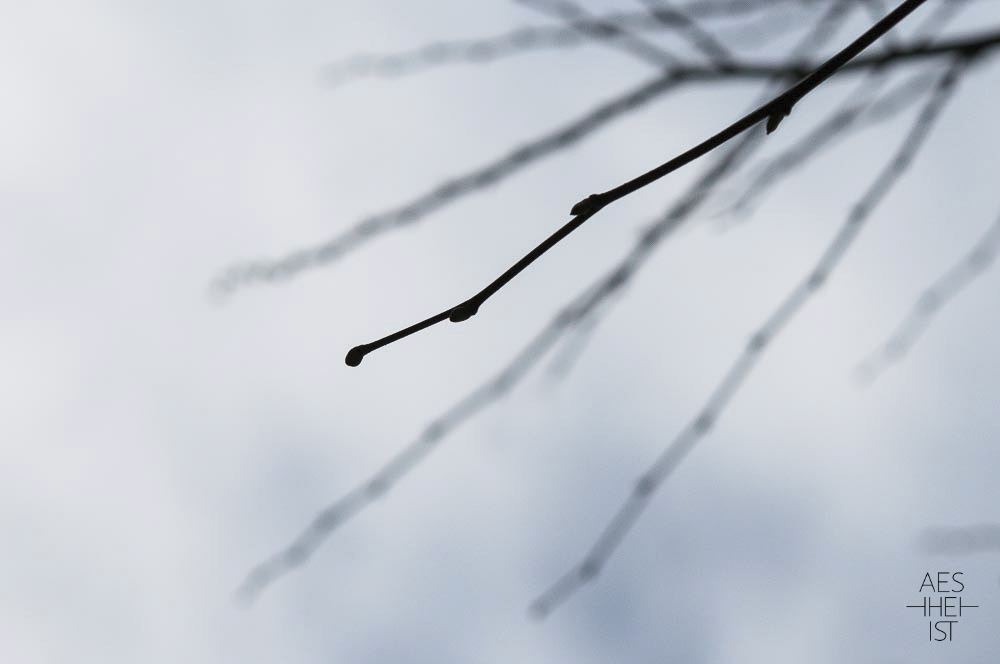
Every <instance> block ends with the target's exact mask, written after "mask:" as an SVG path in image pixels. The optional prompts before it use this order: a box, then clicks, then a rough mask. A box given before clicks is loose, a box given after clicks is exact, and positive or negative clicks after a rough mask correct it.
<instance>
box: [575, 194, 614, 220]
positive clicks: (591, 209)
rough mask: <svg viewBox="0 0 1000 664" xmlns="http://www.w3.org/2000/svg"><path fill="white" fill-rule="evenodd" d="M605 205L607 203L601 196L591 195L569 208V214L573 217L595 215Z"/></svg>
mask: <svg viewBox="0 0 1000 664" xmlns="http://www.w3.org/2000/svg"><path fill="white" fill-rule="evenodd" d="M605 205H607V202H606V201H605V200H604V196H603V195H602V194H591V195H590V196H587V197H586V198H585V199H583V200H582V201H579V202H578V203H577V204H576V205H574V206H573V207H572V208H570V211H569V213H570V214H571V215H573V216H575V217H576V216H580V215H583V214H595V213H596V212H597V211H598V210H600V209H601V208H602V207H604V206H605Z"/></svg>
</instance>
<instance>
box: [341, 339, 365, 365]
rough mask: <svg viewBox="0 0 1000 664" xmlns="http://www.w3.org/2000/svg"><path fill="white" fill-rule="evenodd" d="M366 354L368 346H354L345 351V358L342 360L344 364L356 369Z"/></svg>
mask: <svg viewBox="0 0 1000 664" xmlns="http://www.w3.org/2000/svg"><path fill="white" fill-rule="evenodd" d="M367 353H368V346H367V345H366V344H361V345H360V346H355V347H354V348H352V349H351V350H349V351H347V357H345V358H344V363H345V364H346V365H347V366H349V367H356V366H358V365H359V364H361V360H363V359H365V355H366V354H367Z"/></svg>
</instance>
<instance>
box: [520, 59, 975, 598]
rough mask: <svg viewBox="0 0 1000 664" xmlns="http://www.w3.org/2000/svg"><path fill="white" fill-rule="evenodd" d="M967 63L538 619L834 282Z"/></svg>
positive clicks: (614, 539)
mask: <svg viewBox="0 0 1000 664" xmlns="http://www.w3.org/2000/svg"><path fill="white" fill-rule="evenodd" d="M967 65H968V59H967V58H964V57H963V58H958V59H956V60H955V61H954V63H953V64H952V66H951V67H949V69H948V70H947V72H946V73H945V75H944V76H942V77H941V79H940V82H939V85H938V86H937V87H936V89H935V91H934V94H933V95H932V96H931V97H930V99H929V100H928V102H927V104H926V105H925V106H924V108H923V109H922V110H921V112H920V114H919V115H918V116H917V119H916V120H915V122H914V124H913V127H912V128H911V129H910V131H909V132H908V133H907V135H906V137H905V139H904V141H903V142H902V144H901V146H900V148H899V150H898V151H897V153H896V154H895V155H894V157H893V158H892V159H891V160H890V161H889V162H888V163H887V164H886V166H885V167H884V168H883V170H882V171H881V173H879V175H878V176H877V177H876V179H875V181H874V182H873V183H872V185H871V186H870V187H869V188H868V190H867V191H866V192H865V194H864V195H863V196H862V197H861V199H860V200H859V201H858V202H857V203H856V204H855V206H854V207H853V208H852V210H851V212H850V214H849V215H848V217H847V219H846V220H845V222H844V224H843V225H842V226H841V228H840V229H839V231H838V232H837V234H836V235H835V236H834V238H833V241H832V242H831V243H830V244H829V245H828V246H827V248H826V250H825V251H824V252H823V254H822V256H821V257H820V259H819V261H818V262H817V264H816V265H815V266H814V267H813V269H812V270H811V271H810V273H809V274H808V276H807V277H806V278H805V279H804V280H803V281H802V282H801V283H800V284H799V285H798V286H797V287H796V288H795V289H794V290H793V291H792V292H791V293H790V294H789V295H788V296H787V297H786V298H785V299H784V300H783V301H782V302H781V304H779V306H778V307H777V308H776V309H775V310H774V312H773V313H772V314H771V315H770V316H769V317H768V318H767V319H766V321H765V322H764V324H763V325H762V326H761V327H760V328H759V329H758V330H757V331H756V332H754V333H753V335H752V336H751V337H750V340H749V342H748V343H747V346H746V348H745V349H744V351H743V352H742V353H741V354H740V355H739V356H738V357H737V359H736V361H735V362H734V363H733V365H732V366H731V367H730V369H729V370H728V371H727V372H726V374H725V375H724V377H723V378H722V380H721V381H720V382H719V384H718V385H717V386H716V388H715V390H714V391H713V392H712V394H711V395H710V396H709V398H708V400H707V401H706V402H705V404H704V406H703V407H702V408H701V410H700V411H699V412H698V414H697V415H696V416H695V417H694V418H693V419H692V420H691V421H690V422H689V423H688V425H687V426H686V427H685V428H684V429H683V430H682V431H681V432H680V434H679V435H678V436H677V437H676V438H674V440H673V441H672V442H671V443H670V445H668V446H667V448H666V449H665V450H664V451H663V453H662V454H661V455H660V457H659V458H657V459H656V461H654V463H653V464H652V465H651V466H650V467H649V468H648V469H647V470H646V472H645V473H643V475H642V476H641V477H640V478H639V480H638V481H637V483H636V485H635V487H634V489H633V490H632V492H631V493H630V495H629V497H628V498H627V499H626V501H625V502H624V503H623V504H622V506H621V507H620V508H619V510H618V512H617V513H616V514H615V515H614V517H612V519H611V521H610V522H609V524H608V526H607V527H606V528H605V530H604V531H603V532H602V533H601V535H600V537H598V539H597V541H596V542H595V544H594V545H593V547H592V548H591V549H590V550H589V551H588V553H587V555H586V556H585V557H584V558H583V560H582V561H581V562H580V563H579V564H578V565H576V566H575V567H574V568H573V569H572V570H570V572H568V573H567V574H566V575H565V576H563V577H562V578H560V579H559V580H558V581H557V582H556V583H555V584H554V585H553V586H552V587H551V588H549V589H548V590H547V591H545V592H544V593H543V594H542V595H541V596H539V597H538V598H537V599H536V600H535V601H534V602H533V603H532V607H531V609H532V612H533V614H534V615H536V616H538V617H544V616H545V615H547V614H548V613H549V612H551V611H552V610H553V609H554V608H555V607H556V606H558V605H559V604H561V603H563V602H564V601H566V600H567V599H568V598H569V597H570V596H571V595H573V594H574V593H575V592H576V591H577V590H579V589H580V588H581V587H582V586H583V585H584V584H586V583H587V582H589V581H591V580H593V579H594V578H595V577H596V576H597V575H598V574H599V573H600V571H601V569H602V567H603V566H604V564H605V563H606V562H607V560H608V559H609V558H610V557H611V555H612V553H614V551H615V549H616V548H617V547H618V545H619V544H621V542H622V540H623V539H624V537H625V535H626V534H627V532H628V531H629V530H630V529H631V527H632V526H633V525H634V524H635V522H636V520H637V519H638V518H639V516H640V514H641V513H642V511H643V510H644V509H645V508H646V506H647V505H648V504H649V501H650V499H651V498H652V496H653V494H654V493H655V492H656V490H657V489H658V488H659V487H660V486H661V485H662V484H663V482H664V481H665V480H666V479H667V478H668V477H669V476H670V474H671V473H672V472H673V471H674V470H675V469H676V468H677V466H678V465H680V463H681V461H683V459H684V458H685V457H686V456H687V454H688V453H689V452H690V451H691V450H692V449H693V448H694V446H695V445H696V444H697V443H698V441H699V440H700V439H701V438H703V437H704V436H705V435H706V434H707V433H708V432H709V431H710V430H711V429H712V427H713V426H714V425H715V423H716V422H717V421H718V419H719V417H720V415H721V414H722V412H723V411H724V409H725V407H726V406H727V405H728V404H729V402H730V400H731V399H732V397H733V396H734V395H735V394H736V392H737V391H738V390H739V388H740V387H742V385H743V384H744V382H745V380H746V378H747V377H748V376H749V374H750V373H751V372H752V370H753V369H754V367H755V366H756V364H757V362H758V361H759V359H760V357H761V356H762V355H763V352H764V350H765V349H766V348H767V347H768V346H769V345H770V344H771V343H772V342H773V341H774V338H775V337H776V335H777V334H779V333H780V332H781V331H782V330H783V329H784V328H785V327H786V326H787V324H788V323H789V322H790V321H791V319H792V318H793V317H794V316H795V314H796V313H798V311H799V310H800V309H801V308H802V307H803V306H804V305H805V303H806V302H807V301H808V300H809V298H811V297H812V295H814V294H815V293H816V292H817V291H818V290H819V289H820V288H822V286H823V284H824V283H825V282H826V281H827V279H829V277H830V275H831V273H832V272H833V270H834V269H835V268H836V266H837V265H838V264H839V263H840V260H841V259H842V258H843V256H844V254H845V253H846V251H847V250H848V249H849V247H850V246H851V244H852V243H853V241H854V240H855V239H856V237H857V235H858V233H859V232H860V231H861V229H862V226H863V224H864V223H865V221H866V220H867V219H868V217H869V216H870V215H871V213H872V211H873V210H874V209H875V207H876V206H877V205H878V203H879V202H881V200H882V199H883V198H884V196H885V195H886V194H887V193H888V192H889V190H890V189H891V188H892V186H893V185H894V184H895V183H896V181H897V180H898V179H899V177H900V176H901V175H902V174H903V173H904V172H905V171H906V169H907V168H908V167H909V165H910V164H911V163H912V161H913V158H914V156H915V155H916V153H917V151H918V150H919V149H920V147H921V146H922V145H923V142H924V139H925V138H926V137H927V135H928V133H929V132H930V129H931V127H932V126H933V124H934V122H935V121H936V120H937V119H938V117H939V116H940V113H941V111H942V110H943V108H944V106H945V104H946V102H947V101H948V100H949V99H950V98H951V96H952V95H953V93H954V90H955V86H956V83H957V81H958V79H959V77H960V75H961V73H962V72H963V71H964V69H965V67H966V66H967Z"/></svg>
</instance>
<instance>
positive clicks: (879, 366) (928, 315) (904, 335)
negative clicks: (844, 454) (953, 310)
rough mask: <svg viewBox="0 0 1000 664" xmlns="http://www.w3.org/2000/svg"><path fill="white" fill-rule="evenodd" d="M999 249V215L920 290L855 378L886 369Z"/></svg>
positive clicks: (865, 378) (867, 379)
mask: <svg viewBox="0 0 1000 664" xmlns="http://www.w3.org/2000/svg"><path fill="white" fill-rule="evenodd" d="M998 251H1000V218H998V219H997V220H996V221H995V222H994V223H993V224H992V225H991V226H990V227H989V229H987V231H986V232H985V233H984V234H983V235H982V236H981V237H980V238H979V239H978V240H977V241H976V243H975V244H974V245H973V246H972V248H971V249H969V251H968V252H967V253H966V254H965V256H963V257H962V259H961V260H959V261H958V262H957V263H955V264H954V265H952V266H951V267H950V268H949V269H948V270H947V271H946V272H945V273H944V274H943V275H941V277H939V278H938V279H937V280H936V281H934V282H933V283H932V284H931V285H930V286H928V287H927V288H926V289H925V290H924V291H923V292H922V293H921V294H920V296H919V297H918V298H917V299H916V301H915V302H914V303H913V306H912V308H911V309H910V311H909V313H908V314H907V315H906V317H904V318H903V320H902V321H901V322H900V323H899V325H898V326H897V327H896V329H895V330H894V331H893V332H892V334H890V335H889V338H888V339H886V340H885V341H884V342H883V343H882V344H881V345H880V346H879V347H878V348H877V349H876V350H875V351H873V352H872V353H871V354H870V355H869V356H868V357H867V358H866V359H865V360H864V361H863V362H861V364H860V365H859V366H858V367H857V369H856V377H857V379H858V381H859V382H861V383H862V384H866V385H867V384H870V383H871V382H872V381H874V380H875V379H876V378H878V377H879V376H880V375H881V374H882V373H883V372H884V371H885V370H886V369H888V368H889V367H891V366H892V365H893V364H895V363H896V362H898V361H899V360H901V359H902V358H903V357H905V356H906V354H907V353H909V352H910V350H911V349H912V348H913V346H914V344H916V343H917V341H918V340H919V339H920V337H921V336H922V335H923V334H924V332H925V331H926V330H927V328H928V326H929V325H930V324H931V322H933V320H934V319H935V318H936V317H937V316H938V315H939V314H940V313H941V312H942V311H943V310H944V308H945V307H946V306H948V304H949V303H951V301H952V300H954V299H955V298H956V297H957V296H958V295H959V294H960V293H962V291H964V290H965V289H966V288H967V287H968V286H969V285H970V284H971V283H972V282H974V281H975V280H976V279H977V278H978V277H980V276H982V275H983V274H984V273H985V272H986V271H987V270H988V269H989V268H990V267H991V266H992V265H993V262H994V261H995V260H996V255H997V252H998Z"/></svg>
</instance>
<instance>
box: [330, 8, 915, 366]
mask: <svg viewBox="0 0 1000 664" xmlns="http://www.w3.org/2000/svg"><path fill="white" fill-rule="evenodd" d="M926 1H927V0H904V1H903V2H902V3H900V5H899V6H898V7H897V8H896V9H894V10H893V11H892V12H890V13H889V14H888V15H887V16H886V17H885V18H883V19H882V20H881V21H879V22H877V23H876V24H875V25H874V26H872V27H871V28H869V29H868V30H866V31H865V32H864V33H863V34H862V35H861V36H860V37H858V38H857V39H855V40H854V41H853V42H851V43H850V44H849V45H848V46H847V47H845V48H844V49H843V50H841V51H840V52H838V53H837V54H835V55H834V56H833V57H831V58H830V59H828V60H827V61H826V62H824V63H823V64H822V65H820V66H819V67H818V68H817V69H815V70H814V71H813V72H812V73H811V74H809V75H808V76H806V77H805V78H804V79H802V81H800V82H799V83H797V84H796V85H794V86H792V87H791V88H790V89H789V90H787V91H786V92H784V93H782V94H780V95H778V96H777V97H775V98H774V99H772V100H771V101H769V102H768V103H766V104H764V105H762V106H760V107H759V108H758V109H757V110H755V111H752V112H750V113H748V114H747V115H745V116H743V117H742V118H741V119H739V120H737V121H736V122H734V123H733V124H731V125H730V126H729V127H727V128H725V129H723V130H722V131H720V132H719V133H717V134H715V135H714V136H712V137H711V138H709V139H707V140H705V141H703V142H702V143H700V144H698V145H696V146H695V147H693V148H691V149H690V150H687V151H686V152H684V153H682V154H680V155H678V156H677V157H674V158H673V159H671V160H669V161H667V162H666V163H664V164H661V165H660V166H657V167H656V168H654V169H652V170H650V171H648V172H646V173H643V174H642V175H640V176H638V177H636V178H633V179H631V180H629V181H628V182H625V183H623V184H621V185H618V186H617V187H614V188H613V189H609V190H608V191H606V192H603V193H601V194H592V195H590V196H588V197H587V198H585V199H584V200H582V201H579V202H578V203H576V204H575V205H574V206H573V208H572V209H571V210H570V214H572V215H574V216H573V218H572V219H570V221H568V222H567V223H566V224H564V225H563V226H562V227H561V228H559V229H558V230H556V232H555V233H553V234H552V235H550V236H549V237H548V238H547V239H546V240H545V241H543V242H542V243H541V244H539V245H537V246H536V247H535V248H534V249H532V250H531V251H529V252H528V253H527V254H526V255H525V256H523V257H522V258H521V259H520V260H518V261H517V262H516V263H514V265H512V266H511V267H510V268H508V269H507V271H505V272H504V273H503V274H501V275H500V276H499V277H497V278H496V279H495V280H493V282H491V283H490V284H489V285H487V286H486V287H485V288H483V289H482V290H481V291H479V292H478V293H476V294H475V295H473V296H472V297H471V298H469V299H468V300H465V301H464V302H461V303H459V304H457V305H455V306H453V307H450V308H448V309H446V310H445V311H443V312H441V313H439V314H436V315H434V316H431V317H430V318H427V319H425V320H423V321H421V322H419V323H415V324H414V325H411V326H409V327H407V328H404V329H402V330H400V331H398V332H395V333H393V334H390V335H388V336H386V337H383V338H382V339H379V340H376V341H374V342H371V343H368V344H362V345H359V346H355V347H354V348H352V349H351V350H350V351H349V352H348V353H347V356H346V358H345V362H346V364H347V365H348V366H358V365H359V364H361V361H362V360H363V359H364V356H365V355H367V354H368V353H370V352H372V351H374V350H376V349H378V348H381V347H383V346H385V345H388V344H390V343H393V342H395V341H398V340H400V339H402V338H405V337H407V336H409V335H411V334H414V333H416V332H418V331H420V330H423V329H426V328H428V327H430V326H432V325H436V324H437V323H440V322H443V321H444V320H446V319H447V320H451V321H452V322H455V323H457V322H461V321H465V320H468V319H469V318H471V317H472V316H474V315H475V314H476V313H477V312H478V311H479V308H480V307H481V306H482V305H483V303H484V302H486V300H488V299H489V298H490V297H492V296H493V295H494V294H495V293H496V292H497V291H499V290H500V289H501V288H503V287H504V286H505V285H506V284H507V283H509V282H510V281H511V280H512V279H513V278H514V277H515V276H517V275H518V274H519V273H520V272H522V271H523V270H524V269H525V268H526V267H528V266H529V265H531V264H532V263H533V262H535V260H537V259H538V258H540V257H541V256H542V255H543V254H545V253H546V252H547V251H549V250H550V249H552V248H553V247H554V246H556V245H557V244H558V243H559V242H561V241H562V240H563V239H565V238H566V237H567V236H568V235H569V234H570V233H572V232H573V231H574V230H576V229H577V228H579V227H580V226H582V225H583V224H584V223H585V222H586V221H587V220H589V219H590V218H591V217H593V216H594V215H595V214H597V213H598V212H600V211H601V210H602V209H603V208H605V207H607V206H608V205H610V204H611V203H613V202H615V201H617V200H620V199H621V198H624V197H625V196H627V195H629V194H631V193H633V192H635V191H637V190H638V189H641V188H642V187H645V186H646V185H648V184H651V183H653V182H655V181H656V180H659V179H660V178H662V177H664V176H666V175H668V174H670V173H672V172H673V171H675V170H677V169H679V168H681V167H683V166H685V165H687V164H689V163H690V162H692V161H694V160H695V159H698V158H699V157H702V156H704V155H705V154H707V153H709V152H711V151H712V150H714V149H716V148H718V147H719V146H720V145H723V144H725V143H726V142H728V141H730V140H732V139H733V138H735V137H736V136H738V135H739V134H741V133H743V132H744V131H746V130H747V129H749V128H750V127H753V126H754V125H756V124H757V123H759V122H762V121H764V120H767V132H768V133H771V132H772V131H774V130H775V129H776V128H777V126H778V124H779V123H780V122H781V120H782V119H783V118H784V117H785V116H787V115H789V114H790V113H791V112H792V108H793V107H794V106H795V104H796V103H798V102H799V101H800V100H801V99H802V98H803V97H805V96H806V95H807V94H809V93H810V92H811V91H812V90H814V89H815V88H816V87H818V86H819V85H820V84H821V83H823V82H824V81H826V80H827V79H828V78H829V77H830V76H832V75H833V74H834V73H835V72H837V71H838V70H839V69H841V68H842V67H844V65H846V64H847V63H848V62H850V61H851V60H852V59H854V58H855V57H857V56H858V55H859V54H860V53H861V52H862V51H863V50H864V49H866V48H867V47H868V46H870V45H871V44H872V43H874V42H875V41H876V40H877V39H878V38H879V37H881V36H882V35H884V34H885V33H886V32H888V31H889V30H890V29H892V27H894V26H895V25H896V24H897V23H899V22H900V21H902V20H903V19H904V18H905V17H906V16H908V15H909V14H910V13H912V12H913V11H914V10H915V9H917V7H919V6H920V5H922V4H924V3H925V2H926Z"/></svg>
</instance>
